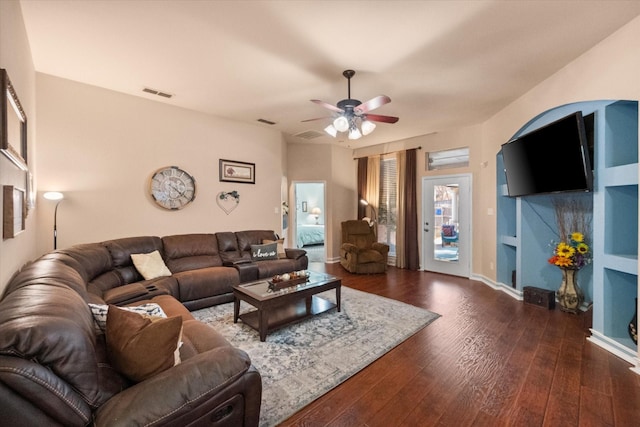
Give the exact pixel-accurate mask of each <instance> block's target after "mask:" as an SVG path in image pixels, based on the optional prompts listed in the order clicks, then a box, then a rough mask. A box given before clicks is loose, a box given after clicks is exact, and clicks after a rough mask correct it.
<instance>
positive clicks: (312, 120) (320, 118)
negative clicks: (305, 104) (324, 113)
mask: <svg viewBox="0 0 640 427" xmlns="http://www.w3.org/2000/svg"><path fill="white" fill-rule="evenodd" d="M330 118H331V117H316V118H315V119H307V120H302V122H315V121H316V120H327V119H330Z"/></svg>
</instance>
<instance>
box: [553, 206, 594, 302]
mask: <svg viewBox="0 0 640 427" xmlns="http://www.w3.org/2000/svg"><path fill="white" fill-rule="evenodd" d="M553 207H554V210H555V214H556V223H557V225H558V236H559V237H560V242H558V243H555V242H554V243H553V248H554V249H553V256H552V257H551V258H549V263H550V264H553V265H555V266H557V267H559V268H560V270H561V271H562V283H561V284H560V288H559V289H558V291H557V292H556V294H557V296H558V303H559V305H560V309H561V310H563V311H567V312H570V313H578V312H579V311H580V306H581V305H582V303H583V302H584V293H583V292H582V289H580V286H578V283H577V277H576V275H577V272H578V271H579V270H580V269H581V268H582V267H584V266H585V265H587V264H589V263H590V262H591V248H590V247H589V244H588V243H587V237H586V236H587V233H589V232H590V230H591V220H592V212H593V206H592V204H591V203H590V201H589V202H588V201H586V200H583V199H572V198H567V197H562V198H560V197H558V198H556V199H554V200H553Z"/></svg>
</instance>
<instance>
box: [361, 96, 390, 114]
mask: <svg viewBox="0 0 640 427" xmlns="http://www.w3.org/2000/svg"><path fill="white" fill-rule="evenodd" d="M390 102H391V98H389V97H388V96H387V95H378V96H376V97H375V98H372V99H370V100H368V101H367V102H364V103H362V104H360V105H358V106H357V107H355V108H354V109H353V111H355V112H356V113H360V114H362V113H366V112H367V111H371V110H375V109H376V108H380V107H382V106H383V105H384V104H388V103H390Z"/></svg>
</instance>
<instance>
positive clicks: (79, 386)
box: [0, 253, 123, 415]
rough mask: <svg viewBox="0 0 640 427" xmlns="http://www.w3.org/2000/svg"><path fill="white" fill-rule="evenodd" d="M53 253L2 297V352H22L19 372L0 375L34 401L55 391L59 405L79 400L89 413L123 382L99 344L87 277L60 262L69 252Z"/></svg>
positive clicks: (22, 273) (16, 279) (27, 269)
mask: <svg viewBox="0 0 640 427" xmlns="http://www.w3.org/2000/svg"><path fill="white" fill-rule="evenodd" d="M51 255H56V256H58V259H56V257H46V256H45V257H43V258H41V259H38V260H37V261H35V262H33V263H30V264H28V265H27V266H25V267H24V268H23V269H22V270H21V271H20V272H19V273H18V274H17V275H16V276H15V277H14V278H13V279H12V280H11V282H10V283H9V285H8V286H7V289H6V291H5V295H4V296H3V299H2V300H1V301H0V355H2V356H19V358H15V359H16V360H18V361H19V363H20V366H19V367H18V366H17V367H16V368H15V369H16V373H18V372H19V375H11V372H2V373H0V376H1V377H2V382H4V383H9V384H12V388H14V389H15V390H21V391H23V393H22V394H23V395H26V396H30V397H31V398H32V399H39V396H40V395H42V396H51V395H56V396H59V397H60V399H61V400H64V401H65V402H66V403H65V404H62V403H58V405H60V406H61V407H63V406H64V407H68V406H73V405H70V402H71V403H74V402H75V405H76V406H77V408H78V412H85V410H84V409H83V407H84V406H88V407H90V408H97V407H99V406H100V405H102V404H103V403H104V402H105V401H106V400H107V399H109V398H110V397H111V396H113V395H114V394H116V393H117V392H119V391H120V388H121V387H122V385H123V380H122V378H121V377H120V376H119V375H118V374H117V373H115V371H113V370H112V369H111V368H110V367H109V365H108V363H107V360H106V353H105V352H104V351H103V350H104V349H102V348H100V344H99V343H98V342H97V339H96V335H95V332H94V321H93V316H92V315H91V311H90V310H89V308H88V306H87V303H86V301H85V299H84V298H83V295H86V291H82V289H83V288H84V279H83V278H82V276H81V275H80V273H79V272H78V271H77V270H75V269H74V268H72V267H70V266H69V265H67V264H66V263H65V262H64V261H63V260H62V258H64V257H66V255H64V254H63V255H62V256H60V255H59V254H55V253H54V254H51ZM69 259H71V258H67V259H66V260H65V261H67V262H68V261H69ZM78 290H80V292H78ZM16 363H18V362H16ZM25 372H28V375H27V374H25ZM44 385H46V387H47V388H46V389H43V390H42V391H39V390H40V388H41V387H43V386H44ZM51 388H55V391H54V392H52V390H51ZM49 398H50V397H49ZM53 405H54V406H55V402H54V403H53ZM76 415H77V414H76Z"/></svg>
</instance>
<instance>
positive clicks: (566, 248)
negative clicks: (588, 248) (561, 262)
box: [556, 242, 576, 258]
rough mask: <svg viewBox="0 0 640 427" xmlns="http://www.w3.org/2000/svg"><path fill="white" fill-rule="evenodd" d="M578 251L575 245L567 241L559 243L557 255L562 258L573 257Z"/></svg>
mask: <svg viewBox="0 0 640 427" xmlns="http://www.w3.org/2000/svg"><path fill="white" fill-rule="evenodd" d="M575 253H576V250H575V248H574V247H573V246H570V245H567V244H566V243H564V242H562V243H558V247H557V248H556V255H558V256H559V257H561V258H571V257H572V256H573V255H574V254H575Z"/></svg>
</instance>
